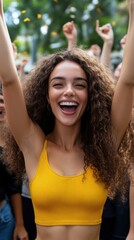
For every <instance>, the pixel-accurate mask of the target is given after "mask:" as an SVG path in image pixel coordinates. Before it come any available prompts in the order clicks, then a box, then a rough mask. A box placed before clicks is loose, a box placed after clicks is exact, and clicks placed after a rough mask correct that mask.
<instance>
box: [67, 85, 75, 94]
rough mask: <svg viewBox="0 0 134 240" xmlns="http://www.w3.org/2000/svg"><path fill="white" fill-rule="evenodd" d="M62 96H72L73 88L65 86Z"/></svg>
mask: <svg viewBox="0 0 134 240" xmlns="http://www.w3.org/2000/svg"><path fill="white" fill-rule="evenodd" d="M64 94H65V95H67V96H74V95H75V91H74V88H73V86H71V85H68V86H66V89H65V92H64Z"/></svg>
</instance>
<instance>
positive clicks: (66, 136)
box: [48, 126, 81, 151]
mask: <svg viewBox="0 0 134 240" xmlns="http://www.w3.org/2000/svg"><path fill="white" fill-rule="evenodd" d="M48 139H49V140H51V141H52V142H54V143H55V144H57V145H59V146H60V147H62V148H64V149H65V150H66V151H70V150H71V149H72V148H74V147H76V146H80V144H81V137H80V128H79V127H78V126H77V127H74V126H72V127H70V126H55V128H54V131H53V132H52V133H51V134H50V135H49V136H48Z"/></svg>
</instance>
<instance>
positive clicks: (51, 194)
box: [30, 141, 107, 226]
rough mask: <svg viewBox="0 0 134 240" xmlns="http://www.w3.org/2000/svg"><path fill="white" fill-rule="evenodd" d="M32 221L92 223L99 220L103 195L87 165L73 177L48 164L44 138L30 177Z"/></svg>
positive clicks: (99, 184) (42, 222)
mask: <svg viewBox="0 0 134 240" xmlns="http://www.w3.org/2000/svg"><path fill="white" fill-rule="evenodd" d="M30 193H31V198H32V202H33V207H34V213H35V222H36V224H39V225H44V226H54V225H96V224H100V223H101V218H102V211H103V206H104V203H105V201H106V197H107V190H106V189H105V187H104V184H102V183H100V182H97V181H96V180H95V178H94V177H93V171H92V169H91V168H87V171H86V174H85V179H84V180H83V173H82V174H78V175H75V176H62V175H60V174H58V173H56V172H55V171H54V170H53V169H52V168H51V167H50V165H49V161H48V157H47V141H45V144H44V148H43V150H42V153H41V156H40V160H39V164H38V167H37V171H36V174H35V177H34V179H33V180H32V182H31V183H30Z"/></svg>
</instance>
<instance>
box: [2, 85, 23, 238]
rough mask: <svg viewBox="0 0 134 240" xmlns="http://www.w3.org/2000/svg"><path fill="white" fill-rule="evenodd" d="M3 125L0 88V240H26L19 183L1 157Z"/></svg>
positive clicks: (3, 141)
mask: <svg viewBox="0 0 134 240" xmlns="http://www.w3.org/2000/svg"><path fill="white" fill-rule="evenodd" d="M5 124H6V113H5V106H4V100H3V95H2V89H1V86H0V240H17V239H18V238H19V239H24V240H28V235H27V231H26V229H25V227H24V223H23V214H22V202H21V183H17V182H16V177H15V174H11V173H10V172H9V170H8V167H7V166H6V164H5V163H4V160H3V156H2V153H3V151H4V144H5V140H4V135H3V134H4V131H5Z"/></svg>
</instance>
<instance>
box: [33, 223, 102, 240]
mask: <svg viewBox="0 0 134 240" xmlns="http://www.w3.org/2000/svg"><path fill="white" fill-rule="evenodd" d="M99 233H100V225H93V226H51V227H44V226H39V225H37V238H36V240H99Z"/></svg>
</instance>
